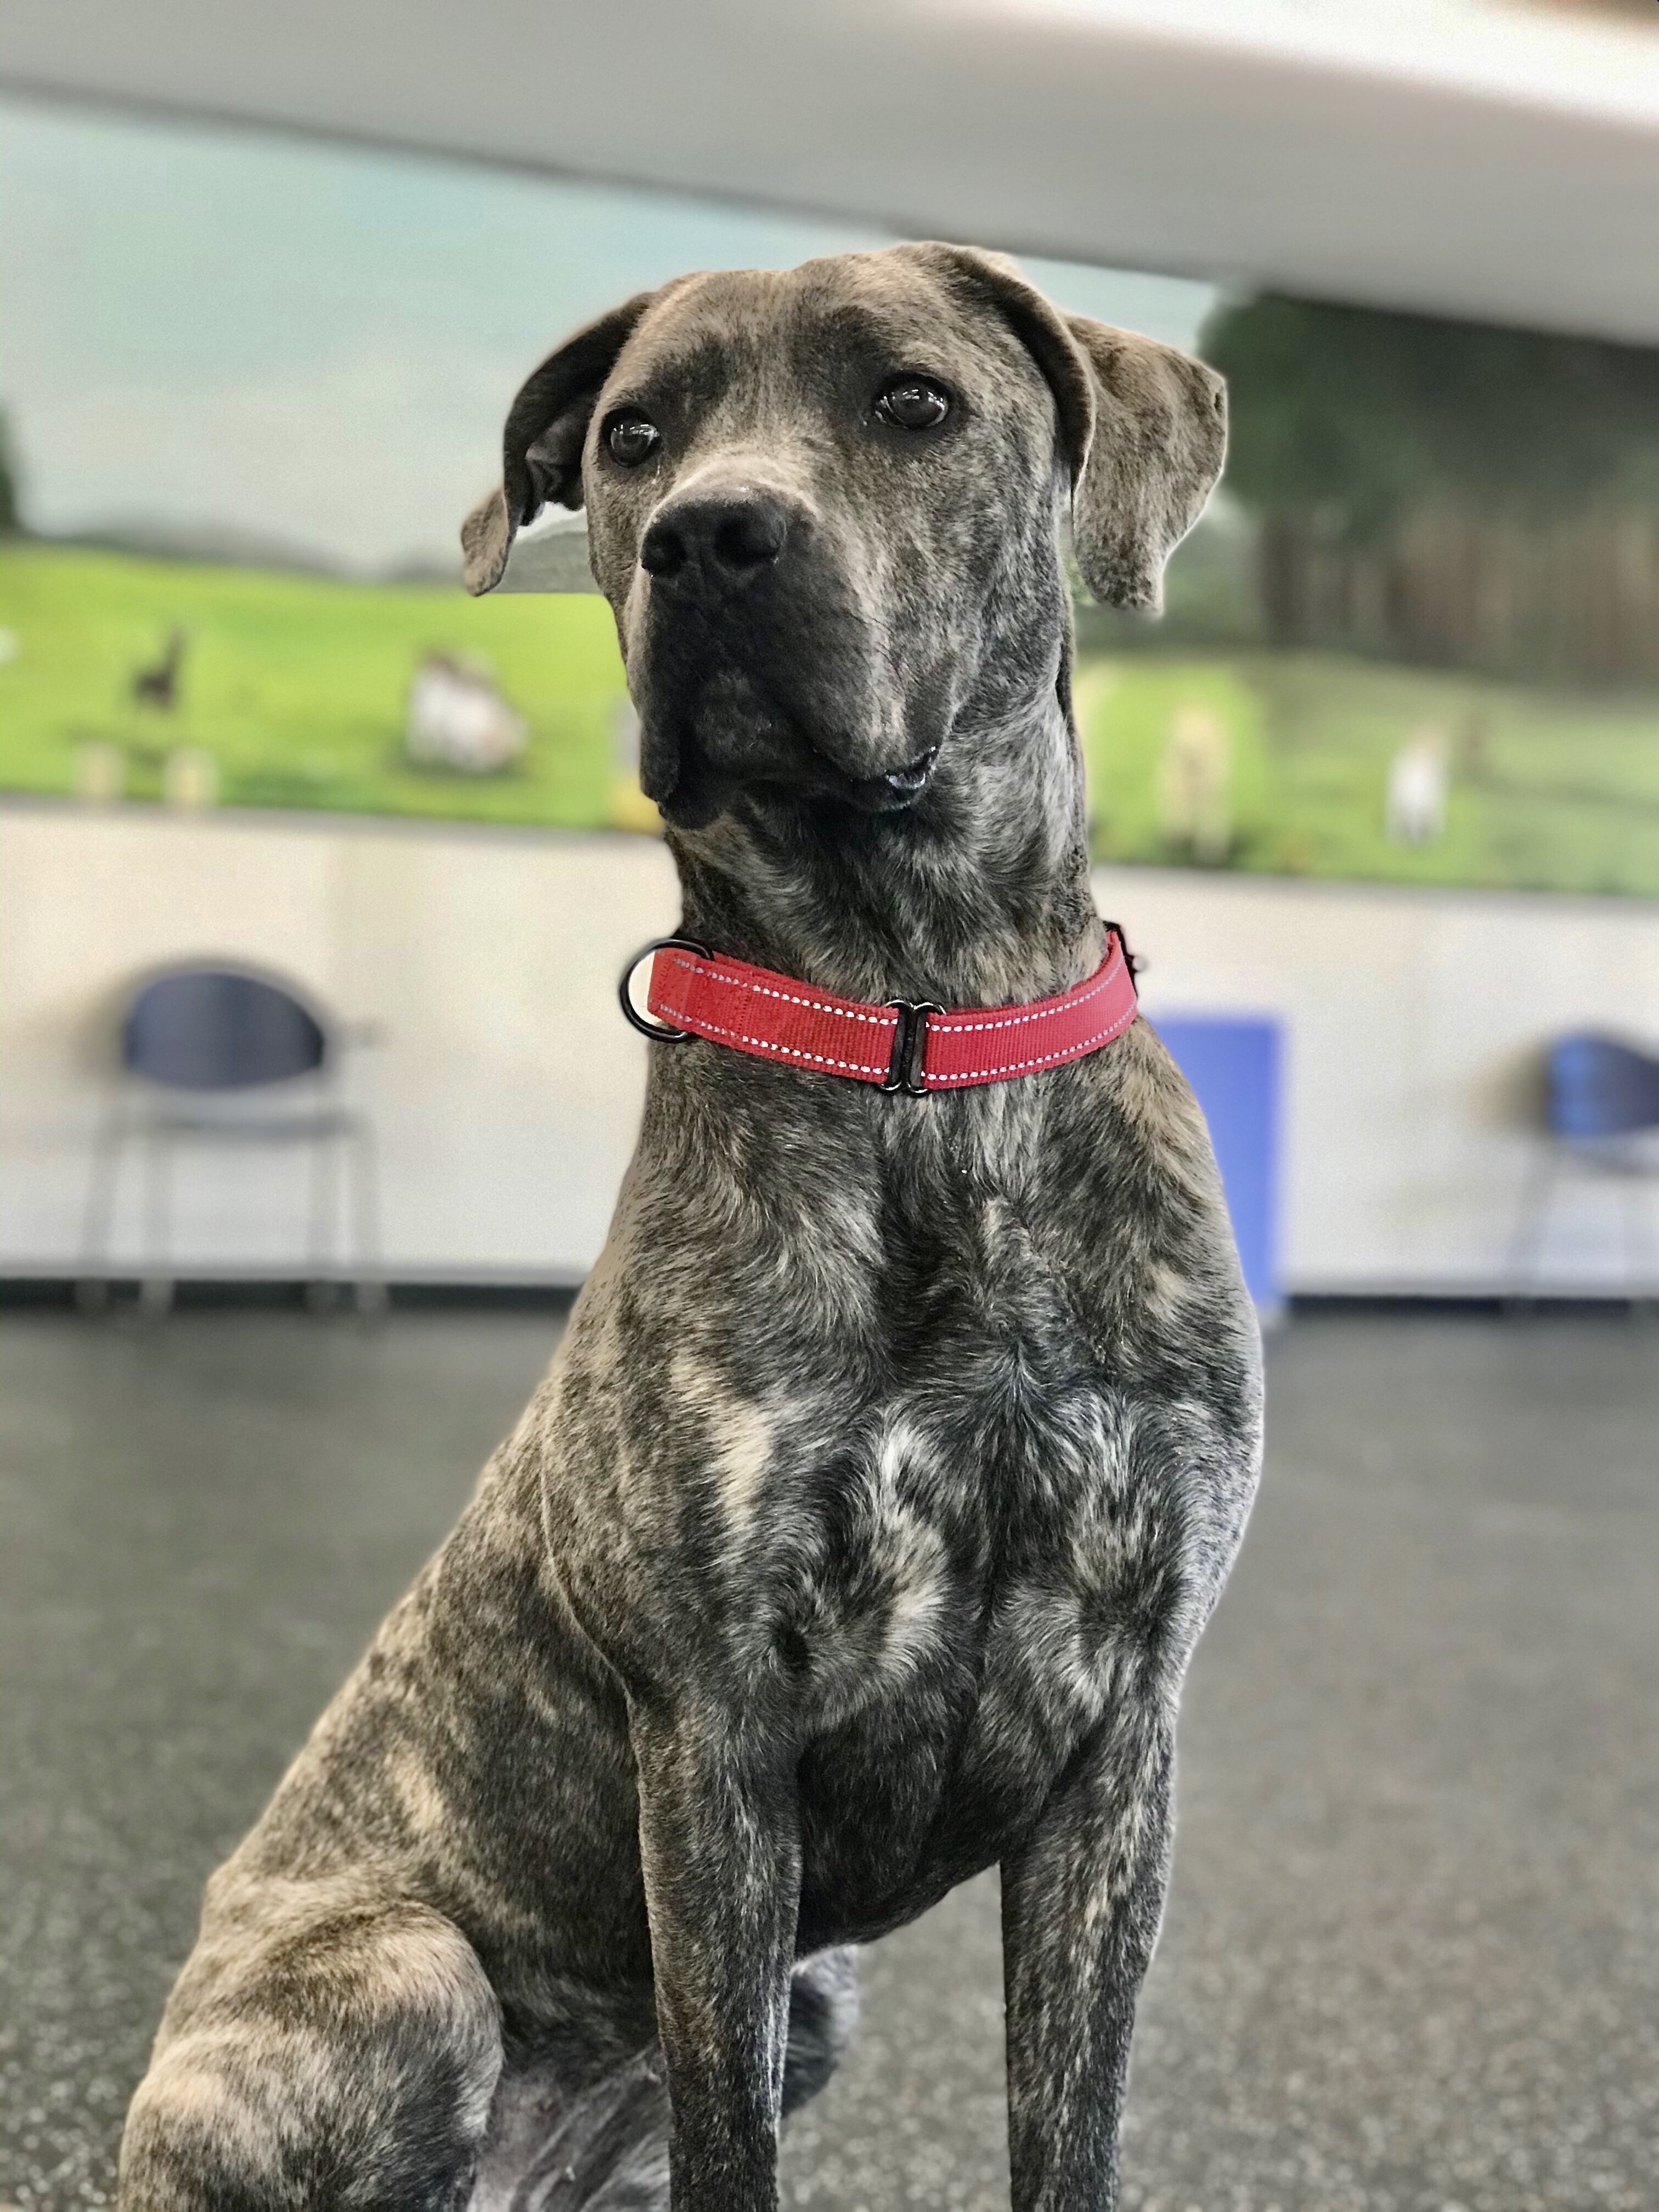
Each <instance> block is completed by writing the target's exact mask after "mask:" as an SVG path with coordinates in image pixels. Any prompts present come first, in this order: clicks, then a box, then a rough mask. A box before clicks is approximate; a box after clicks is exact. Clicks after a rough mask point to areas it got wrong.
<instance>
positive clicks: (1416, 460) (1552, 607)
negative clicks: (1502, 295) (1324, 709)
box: [1204, 295, 1659, 675]
mask: <svg viewBox="0 0 1659 2212" xmlns="http://www.w3.org/2000/svg"><path fill="white" fill-rule="evenodd" d="M1204 352H1205V354H1206V358H1208V359H1209V360H1210V361H1212V362H1214V363H1215V365H1216V367H1217V368H1219V369H1221V370H1222V372H1223V373H1224V374H1225V375H1226V377H1227V378H1228V380H1229V383H1230V385H1231V419H1232V435H1231V449H1230V453H1229V459H1228V466H1227V482H1228V484H1229V486H1230V488H1231V491H1232V493H1233V495H1234V496H1235V497H1236V498H1237V499H1238V500H1239V501H1240V502H1241V503H1242V504H1243V506H1245V507H1247V508H1249V510H1250V511H1251V512H1252V513H1254V514H1255V516H1256V517H1257V518H1258V520H1259V521H1260V523H1261V583H1262V596H1263V601H1264V609H1265V612H1266V615H1267V621H1268V624H1269V627H1270V629H1272V630H1273V633H1274V635H1276V636H1277V637H1278V638H1279V639H1280V640H1281V641H1285V642H1296V643H1323V644H1356V645H1360V646H1370V647H1377V648H1381V649H1385V650H1394V651H1404V652H1406V653H1410V654H1412V655H1413V656H1414V657H1423V658H1426V659H1447V660H1466V661H1470V662H1476V663H1480V662H1485V663H1487V664H1490V665H1506V664H1517V665H1518V664H1523V663H1525V662H1527V661H1528V660H1531V661H1532V662H1534V664H1539V665H1547V666H1553V667H1559V669H1561V670H1562V671H1569V670H1571V671H1583V672H1589V673H1598V674H1608V675H1618V674H1636V673H1649V674H1659V351H1655V350H1651V349H1646V348H1644V347H1638V346H1627V345H1617V344H1613V343H1607V342H1605V341H1601V340H1597V339H1589V338H1578V337H1565V336H1560V335H1557V334H1553V333H1549V332H1544V331H1514V330H1504V329H1499V328H1497V327H1494V326H1492V325H1482V324H1475V323H1464V322H1455V321H1451V320H1447V319H1439V318H1436V317H1431V316H1425V315H1407V314H1392V313H1377V312H1375V311H1372V310H1368V309H1364V308H1358V307H1334V306H1329V305H1325V304H1321V303H1318V302H1316V301H1302V300H1291V299H1285V298H1279V297H1276V296H1273V295H1267V296H1264V297H1261V298H1257V299H1252V300H1247V301H1242V302H1239V303H1237V304H1235V305H1231V306H1229V307H1224V308H1223V309H1222V310H1220V311H1219V312H1218V313H1217V314H1216V315H1215V316H1214V317H1212V320H1211V322H1210V324H1209V325H1208V326H1207V328H1206V331H1205V334H1204Z"/></svg>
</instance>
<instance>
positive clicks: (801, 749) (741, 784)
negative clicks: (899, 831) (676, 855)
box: [643, 717, 939, 829]
mask: <svg viewBox="0 0 1659 2212" xmlns="http://www.w3.org/2000/svg"><path fill="white" fill-rule="evenodd" d="M778 734H780V735H781V734H782V732H778ZM786 744H787V753H788V754H790V755H793V759H791V758H787V757H785V758H780V757H776V756H774V757H772V758H769V759H768V758H765V757H762V758H760V759H755V760H751V761H750V762H748V763H743V762H730V761H720V760H719V759H717V758H716V757H714V754H713V752H712V750H711V748H710V747H709V746H708V743H707V741H706V740H705V738H703V736H702V732H699V731H698V729H697V727H696V718H695V717H687V718H686V719H685V720H683V721H681V722H680V724H679V726H678V728H677V729H676V730H674V731H673V732H671V733H670V732H661V733H659V735H658V737H657V738H656V741H655V742H654V743H653V742H652V740H651V738H650V736H649V735H647V740H646V743H645V746H644V748H643V750H644V753H645V756H646V757H647V760H648V762H649V764H650V769H651V770H652V773H650V775H649V776H648V779H647V789H648V790H649V791H650V794H651V796H652V797H653V799H656V800H657V803H658V805H659V806H660V807H661V808H662V810H663V811H664V813H665V815H666V816H667V817H668V818H669V819H670V821H672V822H677V823H679V824H680V825H681V826H682V827H684V828H687V829H690V828H695V827H700V826H701V825H702V824H703V823H707V822H708V821H709V820H710V819H712V817H714V815H715V814H717V813H719V812H720V811H721V810H722V808H723V807H724V806H725V805H726V804H727V803H728V802H729V801H730V800H732V799H734V798H736V797H737V796H738V794H739V793H741V792H742V791H743V790H744V788H745V787H751V788H757V789H759V788H764V789H767V790H770V791H772V792H774V793H780V794H785V795H789V796H793V797H794V798H796V799H830V800H838V801H840V802H841V803H842V805H851V806H854V807H856V808H857V809H858V810H859V811H860V813H865V814H899V813H902V812H903V811H905V810H906V809H907V808H908V807H911V806H914V805H915V803H916V801H917V800H918V799H920V798H921V795H922V793H924V792H925V791H926V790H927V787H928V785H929V784H930V783H932V781H933V774H934V771H935V769H937V767H938V765H939V746H938V745H937V744H932V745H929V746H928V747H927V750H925V751H923V752H920V753H917V754H916V755H915V757H914V758H912V759H910V760H908V761H902V762H901V763H899V764H898V766H897V767H896V768H890V769H881V770H879V771H878V773H877V774H876V775H854V773H853V771H852V770H851V769H848V768H844V767H843V766H842V763H841V761H839V760H838V759H837V758H836V754H835V753H834V752H832V751H831V750H829V745H828V744H818V743H817V742H816V741H815V740H814V739H813V738H810V737H807V736H806V735H805V732H799V731H797V732H795V733H794V735H793V741H792V742H791V741H788V740H786ZM767 750H770V748H768V749H767ZM837 750H839V749H837Z"/></svg>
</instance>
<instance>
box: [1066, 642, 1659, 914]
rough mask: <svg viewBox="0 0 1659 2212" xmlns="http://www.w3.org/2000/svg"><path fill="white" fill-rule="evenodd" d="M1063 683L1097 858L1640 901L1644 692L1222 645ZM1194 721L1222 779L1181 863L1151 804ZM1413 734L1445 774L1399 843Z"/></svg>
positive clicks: (1652, 820)
mask: <svg viewBox="0 0 1659 2212" xmlns="http://www.w3.org/2000/svg"><path fill="white" fill-rule="evenodd" d="M1077 690H1078V708H1079V722H1080V724H1081V726H1082V730H1083V734H1084V741H1085V750H1086V753H1087V757H1088V763H1089V784H1090V811H1091V817H1092V822H1093V841H1094V847H1095V852H1096V855H1097V858H1099V859H1101V860H1119V861H1132V862H1133V861H1139V862H1151V863H1158V862H1163V863H1166V864H1167V863H1171V862H1175V863H1185V862H1189V861H1191V860H1194V858H1195V857H1196V858H1198V859H1200V860H1207V861H1208V863H1209V864H1210V865H1213V866H1223V867H1228V868H1233V869H1240V870H1243V871H1246V872H1251V873H1255V874H1270V875H1299V876H1322V877H1348V878H1359V879H1362V880H1371V881H1385V882H1394V883H1415V884H1469V885H1472V886H1477V887H1480V888H1489V889H1491V888H1510V889H1524V890H1562V891H1589V892H1619V893H1625V894H1635V895H1638V896H1646V897H1656V896H1659V697H1656V696H1649V697H1646V698H1632V697H1628V696H1627V697H1625V698H1622V699H1620V698H1605V699H1603V698H1596V697H1595V696H1573V695H1567V696H1561V695H1558V694H1554V693H1550V692H1545V691H1541V690H1532V689H1529V688H1528V687H1526V686H1523V685H1515V684H1498V683H1494V682H1492V681H1490V680H1487V679H1484V678H1478V677H1462V676H1454V675H1441V674H1437V673H1434V672H1432V671H1421V670H1416V669H1408V668H1401V667H1397V666H1389V665H1379V664H1376V663H1374V662H1370V661H1359V660H1349V659H1334V658H1325V657H1322V656H1320V655H1316V654H1311V653H1237V652H1233V653H1225V654H1217V655H1215V656H1213V657H1211V656H1207V655H1198V654H1194V655H1191V656H1182V657H1180V658H1176V657H1174V656H1171V657H1170V658H1169V659H1165V658H1164V657H1162V656H1161V655H1158V654H1156V653H1136V654H1135V655H1133V657H1131V656H1127V655H1126V656H1124V657H1122V658H1120V659H1111V660H1108V659H1098V658H1096V659H1087V660H1085V661H1084V662H1083V664H1082V665H1081V666H1080V667H1079V674H1078V686H1077ZM1194 710H1196V711H1197V712H1198V713H1199V714H1201V715H1203V716H1205V717H1206V718H1207V720H1208V725H1209V727H1210V730H1211V731H1212V732H1215V731H1217V730H1219V732H1221V735H1220V738H1219V740H1218V750H1219V755H1220V758H1221V762H1222V764H1223V765H1222V770H1221V773H1222V775H1223V778H1224V780H1225V801H1224V803H1223V805H1222V808H1221V811H1222V813H1223V815H1224V816H1225V840H1224V839H1222V838H1217V839H1216V840H1215V841H1213V842H1212V848H1211V849H1210V851H1209V852H1208V853H1207V854H1196V855H1195V854H1194V849H1193V844H1192V842H1191V841H1190V840H1189V839H1188V838H1187V837H1185V836H1182V835H1181V834H1180V833H1181V829H1182V816H1181V813H1180V811H1179V809H1178V808H1176V809H1175V810H1173V819H1172V809H1171V805H1170V799H1169V796H1168V793H1169V785H1170V750H1171V746H1172V742H1173V740H1172V732H1173V731H1174V730H1175V728H1176V723H1177V720H1178V719H1179V718H1180V717H1182V715H1188V716H1190V715H1191V714H1193V713H1194ZM1419 733H1421V734H1424V735H1425V736H1426V737H1427V738H1428V741H1429V742H1430V743H1431V744H1437V745H1438V747H1439V748H1440V750H1441V752H1442V754H1443V758H1444V760H1445V763H1446V766H1447V769H1448V793H1447V805H1446V810H1445V819H1444V829H1443V834H1442V835H1441V836H1438V837H1437V838H1436V839H1434V840H1433V841H1432V842H1427V843H1424V844H1420V845H1410V844H1401V843H1397V842H1394V841H1393V840H1392V839H1391V838H1390V837H1389V835H1388V833H1387V829H1386V826H1385V825H1386V819H1387V792H1388V785H1389V768H1390V764H1391V763H1392V762H1393V761H1394V760H1395V757H1396V755H1397V754H1398V752H1399V751H1400V750H1401V747H1402V745H1404V744H1407V743H1408V742H1409V741H1410V740H1411V739H1412V738H1413V736H1415V735H1418V734H1419ZM1214 742H1216V741H1215V740H1214V739H1213V738H1212V743H1214Z"/></svg>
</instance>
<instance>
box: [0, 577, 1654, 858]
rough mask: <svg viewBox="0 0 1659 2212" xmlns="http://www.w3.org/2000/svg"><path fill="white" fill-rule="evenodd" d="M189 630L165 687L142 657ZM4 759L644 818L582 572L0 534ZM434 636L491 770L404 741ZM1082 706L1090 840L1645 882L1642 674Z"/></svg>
mask: <svg viewBox="0 0 1659 2212" xmlns="http://www.w3.org/2000/svg"><path fill="white" fill-rule="evenodd" d="M175 625H177V626H179V627H180V628H182V629H184V630H185V631H186V632H187V633H188V637H189V643H188V647H187V649H186V654H185V662H184V665H183V671H182V678H181V682H180V685H179V699H178V703H177V705H176V707H175V708H174V709H173V711H172V712H169V713H162V712H160V711H158V710H157V709H155V708H146V707H143V706H139V705H136V704H134V702H133V700H132V696H131V684H132V678H133V676H134V673H135V672H136V671H137V670H139V669H141V668H143V666H145V665H147V664H149V663H151V662H153V661H155V659H156V657H157V655H158V653H160V651H161V647H162V645H163V644H164V642H165V640H166V638H167V634H168V632H169V630H170V629H173V627H174V626H175ZM0 629H3V631H4V632H5V634H6V642H5V647H4V650H3V653H0V788H3V789H6V790H11V791H33V792H40V793H62V794H68V793H73V792H75V791H76V789H77V788H78V787H83V786H84V784H85V781H86V773H87V762H88V756H89V754H92V755H99V754H101V757H102V759H103V760H104V761H105V762H106V763H107V762H108V761H109V760H111V759H114V760H116V761H117V762H118V768H119V779H120V785H121V788H122V790H123V792H124V794H125V796H126V797H127V798H129V799H139V800H146V799H151V800H153V799H158V798H160V796H161V792H162V788H163V778H164V773H165V767H166V763H167V757H168V755H169V754H170V753H173V752H176V750H178V749H179V748H188V749H191V750H196V751H197V752H202V753H207V754H210V755H211V756H212V758H213V761H214V763H215V764H216V770H217V783H218V797H219V799H220V802H221V803H222V804H224V805H240V806H283V807H296V806H297V807H316V808H323V809H332V810H335V811H341V812H355V813H376V814H404V815H426V816H432V817H446V818H450V819H462V820H471V821H485V822H504V823H544V824H552V825H556V826H559V827H563V828H569V829H597V828H602V827H605V826H607V825H616V824H622V825H624V826H629V827H641V826H646V825H647V824H648V823H649V822H650V820H651V818H652V817H651V815H650V811H649V810H648V809H646V810H644V811H641V801H640V799H639V797H638V794H637V789H636V788H634V789H632V791H631V793H630V787H629V783H628V781H627V775H626V763H625V761H623V760H622V759H620V758H619V757H618V754H617V726H618V716H619V714H620V712H621V710H622V708H623V704H624V700H625V694H624V690H623V678H622V667H621V663H620V661H619V659H618V658H617V645H616V637H615V634H614V632H613V630H612V628H611V615H610V611H609V609H608V608H607V607H606V606H605V603H604V601H603V600H601V599H596V598H590V597H572V598H551V597H538V596H527V595H526V596H514V597H508V598H504V599H483V600H471V599H467V598H465V595H464V594H463V593H462V592H460V591H459V590H452V589H445V588H444V587H442V586H435V585H419V586H416V585H409V586H402V585H360V584H351V583H346V582H342V581H337V580H332V579H330V578H327V577H317V576H301V575H292V574H272V573H268V572H264V571H259V570H254V569H246V568H220V567H214V566H211V565H208V564H203V563H191V562H173V561H162V560H152V559H146V558H142V557H139V556H132V555H126V554H120V553H101V552H94V551H89V550H77V549H72V548H67V547H52V546H45V545H40V544H30V543H28V542H27V541H14V542H12V543H11V544H7V545H4V546H0ZM432 652H440V653H449V654H453V655H456V656H459V657H464V658H466V659H471V660H473V661H477V662H482V663H484V664H487V665H488V666H489V668H490V669H491V670H492V671H493V672H494V675H495V679H496V682H497V684H499V687H500V690H501V693H502V694H503V696H505V697H506V699H507V701H508V702H509V703H510V704H511V705H512V706H513V708H515V709H516V710H517V712H518V713H519V714H521V715H522V716H523V717H524V719H525V720H526V723H527V725H528V727H529V742H528V744H527V746H526V750H525V752H524V753H523V755H522V756H521V757H520V759H519V760H518V761H516V762H515V763H513V765H512V766H511V767H510V768H509V769H506V770H504V771H502V772H501V773H499V774H495V775H464V774H460V773H459V772H449V771H440V770H435V769H422V768H419V767H416V766H415V765H414V764H412V763H410V761H409V759H408V758H407V756H406V754H405V751H404V714H405V709H406V704H407V699H408V694H409V685H410V677H411V675H412V673H413V671H414V670H415V668H416V665H417V664H418V663H419V662H420V660H421V659H422V657H423V656H424V655H425V654H427V653H432ZM1077 696H1078V708H1079V721H1080V723H1081V725H1082V728H1083V732H1084V738H1085V747H1086V750H1087V754H1088V760H1089V771H1090V794H1091V813H1092V817H1093V823H1094V843H1095V850H1096V853H1097V857H1099V858H1100V859H1102V860H1117V861H1128V862H1146V863H1165V864H1168V863H1188V862H1194V861H1196V862H1197V863H1198V864H1200V865H1204V866H1217V867H1225V868H1234V869H1241V870H1244V871H1247V872H1254V873H1259V874H1281V875H1305V876H1322V877H1351V878H1362V879H1371V880H1384V881H1394V882H1402V883H1419V884H1470V885H1478V886H1489V887H1516V888H1528V889H1539V890H1572V891H1592V892H1595V891H1612V892H1622V893H1626V894H1636V895H1638V896H1648V897H1656V896H1659V698H1647V699H1638V698H1626V699H1623V700H1618V699H1612V698H1608V699H1597V698H1595V697H1593V696H1571V695H1566V696H1563V695H1556V694H1553V693H1547V692H1543V691H1540V690H1529V689H1528V688H1526V687H1523V686H1518V685H1508V684H1498V683H1493V682H1491V681H1487V680H1485V679H1482V678H1465V677H1457V676H1443V675H1437V674H1433V673H1429V672H1425V671H1417V670H1412V669H1406V668H1400V667H1395V666H1389V665H1380V664H1376V663H1372V662H1367V661H1358V660H1347V659H1330V658H1322V657H1319V656H1316V655H1313V654H1306V653H1256V652H1250V651H1246V650H1233V649H1229V650H1227V651H1225V652H1215V653H1200V652H1192V651H1171V652H1169V653H1162V652H1158V651H1146V650H1141V651H1138V652H1136V653H1132V654H1131V653H1124V654H1120V655H1118V656H1116V657H1112V658H1108V657H1104V656H1101V655H1098V654H1096V655H1090V656H1087V657H1085V659H1084V661H1083V662H1082V664H1081V665H1080V666H1079V671H1078V684H1077ZM1194 717H1196V718H1197V726H1198V727H1199V728H1200V732H1201V734H1202V735H1203V738H1204V743H1205V744H1206V745H1207V746H1208V748H1209V753H1210V757H1211V762H1212V781H1215V782H1216V783H1217V790H1216V792H1215V793H1212V801H1213V803H1212V809H1211V817H1212V818H1211V819H1210V820H1209V822H1208V823H1207V826H1206V830H1205V834H1204V835H1203V836H1200V837H1199V838H1198V839H1196V841H1194V839H1192V838H1190V837H1188V836H1183V835H1182V829H1181V820H1180V817H1179V815H1178V811H1177V814H1176V817H1172V815H1171V808H1170V751H1171V742H1172V739H1171V733H1172V731H1174V730H1175V729H1176V726H1177V725H1179V724H1181V723H1182V719H1183V718H1185V721H1186V726H1187V727H1188V730H1189V731H1190V729H1191V728H1192V727H1193V726H1194ZM1414 732H1431V733H1432V738H1433V741H1434V742H1436V743H1437V744H1439V745H1440V747H1441V749H1442V750H1443V755H1444V757H1445V760H1446V763H1447V766H1448V769H1449V798H1448V804H1447V807H1446V814H1445V822H1444V828H1443V834H1442V835H1440V836H1438V837H1437V838H1436V839H1435V840H1434V841H1432V842H1428V843H1425V844H1422V845H1417V846H1412V845H1401V844H1399V843H1396V842H1393V841H1391V840H1390V838H1389V836H1388V835H1387V833H1386V829H1385V811H1386V799H1385V794H1386V791H1387V787H1388V780H1389V766H1390V763H1391V762H1392V761H1393V760H1394V759H1395V756H1396V754H1397V753H1398V752H1399V750H1400V748H1401V745H1402V744H1405V743H1406V742H1407V740H1408V739H1410V738H1411V737H1412V736H1413V733H1414Z"/></svg>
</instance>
